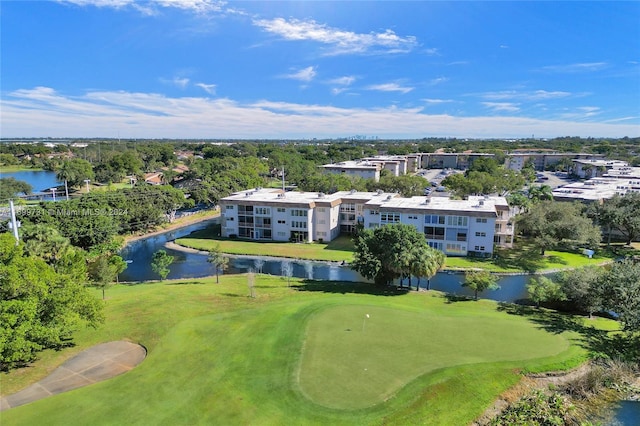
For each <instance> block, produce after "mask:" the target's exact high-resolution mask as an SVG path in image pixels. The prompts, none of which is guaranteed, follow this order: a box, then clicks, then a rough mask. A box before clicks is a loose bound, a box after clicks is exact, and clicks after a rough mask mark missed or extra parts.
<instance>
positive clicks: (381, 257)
mask: <svg viewBox="0 0 640 426" xmlns="http://www.w3.org/2000/svg"><path fill="white" fill-rule="evenodd" d="M432 251H434V249H432V248H431V247H429V245H428V244H427V241H426V240H425V238H424V235H422V234H421V233H419V232H418V230H417V229H416V228H415V227H414V226H412V225H405V224H393V225H385V226H382V227H379V228H374V229H367V230H364V231H362V232H361V233H360V235H358V237H357V239H356V243H355V256H354V261H353V262H352V263H351V268H352V269H354V270H356V271H358V272H359V273H360V274H361V275H362V276H364V277H366V278H368V279H372V280H374V282H375V283H376V284H378V285H388V284H390V283H391V282H393V280H394V279H396V278H400V277H403V276H410V275H411V274H412V273H414V272H416V270H417V269H416V268H415V267H414V266H413V264H414V263H415V261H416V260H417V259H418V258H422V257H426V256H428V255H429V254H431V252H432ZM433 257H434V258H437V255H433ZM425 262H426V260H425ZM428 269H429V268H427V267H425V268H424V271H427V270H428ZM429 270H430V269H429Z"/></svg>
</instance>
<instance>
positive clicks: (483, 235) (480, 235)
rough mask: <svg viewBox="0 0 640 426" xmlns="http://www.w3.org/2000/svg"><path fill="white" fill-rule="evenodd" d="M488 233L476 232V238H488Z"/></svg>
mask: <svg viewBox="0 0 640 426" xmlns="http://www.w3.org/2000/svg"><path fill="white" fill-rule="evenodd" d="M486 236H487V233H486V232H476V237H486Z"/></svg>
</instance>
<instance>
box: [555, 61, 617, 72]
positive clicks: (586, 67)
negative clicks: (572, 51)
mask: <svg viewBox="0 0 640 426" xmlns="http://www.w3.org/2000/svg"><path fill="white" fill-rule="evenodd" d="M607 66H608V64H607V63H606V62H583V63H576V64H565V65H548V66H546V67H542V70H544V71H550V72H558V73H576V72H592V71H599V70H601V69H603V68H606V67H607Z"/></svg>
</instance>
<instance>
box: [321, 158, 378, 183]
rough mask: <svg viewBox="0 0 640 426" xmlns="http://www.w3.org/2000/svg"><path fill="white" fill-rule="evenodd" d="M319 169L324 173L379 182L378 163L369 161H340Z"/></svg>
mask: <svg viewBox="0 0 640 426" xmlns="http://www.w3.org/2000/svg"><path fill="white" fill-rule="evenodd" d="M320 167H321V168H322V169H324V171H325V172H326V173H334V174H344V175H348V176H358V177H361V178H363V179H374V180H375V181H376V182H378V181H379V180H380V170H382V165H381V164H380V163H372V162H369V161H341V162H340V163H336V164H325V165H323V166H320Z"/></svg>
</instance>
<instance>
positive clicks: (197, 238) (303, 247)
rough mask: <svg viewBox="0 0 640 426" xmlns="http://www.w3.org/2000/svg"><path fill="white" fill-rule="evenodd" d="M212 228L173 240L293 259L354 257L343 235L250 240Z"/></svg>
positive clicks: (197, 246)
mask: <svg viewBox="0 0 640 426" xmlns="http://www.w3.org/2000/svg"><path fill="white" fill-rule="evenodd" d="M215 235H217V233H216V231H215V228H207V229H205V230H202V231H196V232H193V233H192V234H190V235H189V236H188V237H186V238H179V239H177V240H176V243H177V244H180V245H181V246H185V247H189V248H193V249H197V250H203V251H209V250H212V249H213V248H214V247H216V246H219V247H220V250H221V251H222V252H223V253H228V254H244V255H251V256H277V257H287V258H292V259H307V260H323V261H329V262H342V261H345V262H350V261H351V260H353V242H352V241H351V239H350V238H349V237H346V236H342V237H339V238H336V239H335V240H333V241H331V242H329V243H280V242H268V241H265V242H253V241H243V240H231V239H227V238H217V237H215Z"/></svg>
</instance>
